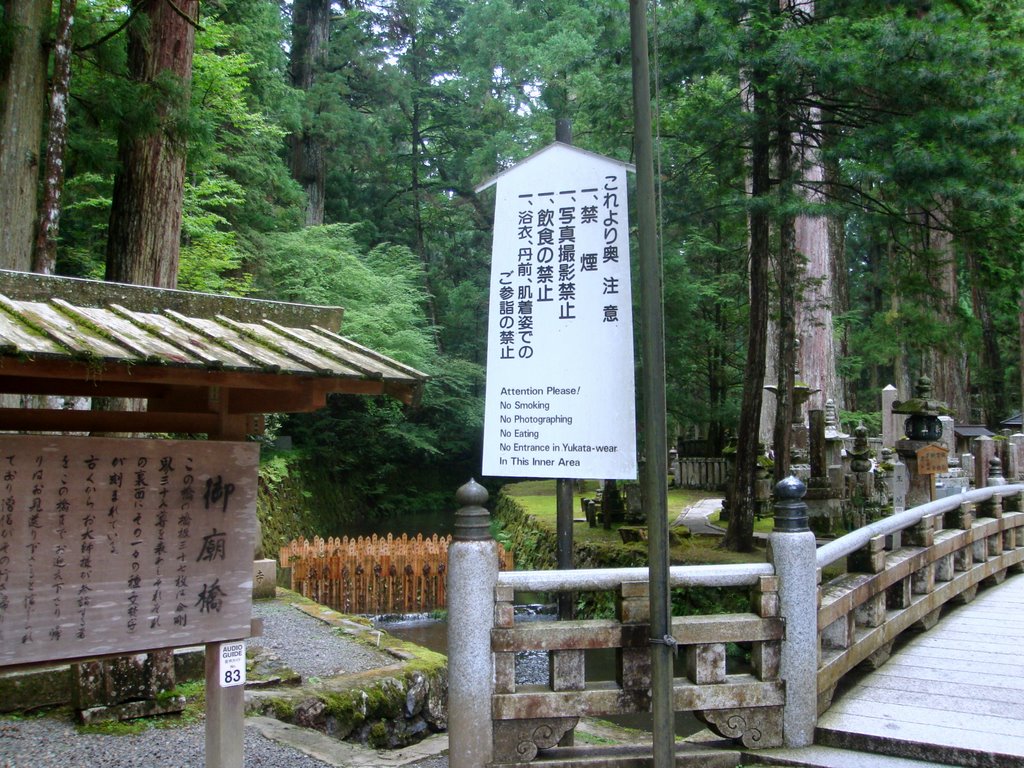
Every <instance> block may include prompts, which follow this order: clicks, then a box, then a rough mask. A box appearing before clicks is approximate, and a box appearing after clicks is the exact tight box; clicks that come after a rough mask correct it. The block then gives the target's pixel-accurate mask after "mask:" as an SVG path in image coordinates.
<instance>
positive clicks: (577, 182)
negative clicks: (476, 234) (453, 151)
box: [483, 144, 636, 479]
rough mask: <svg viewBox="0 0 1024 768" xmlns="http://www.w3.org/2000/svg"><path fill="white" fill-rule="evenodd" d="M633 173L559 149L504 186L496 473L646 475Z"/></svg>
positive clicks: (495, 293) (497, 264)
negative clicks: (630, 188)
mask: <svg viewBox="0 0 1024 768" xmlns="http://www.w3.org/2000/svg"><path fill="white" fill-rule="evenodd" d="M626 172H627V167H626V166H625V165H623V164H621V163H618V162H615V161H613V160H609V159H607V158H603V157H600V156H597V155H594V154H591V153H588V152H583V151H581V150H578V149H575V148H572V147H569V146H567V145H563V144H554V145H552V146H550V147H548V148H547V149H545V150H543V151H542V152H540V153H538V154H537V155H535V156H534V157H533V158H531V159H529V160H527V161H525V162H524V163H522V164H520V165H518V166H516V167H515V168H513V169H511V170H510V171H508V172H506V173H505V174H504V175H503V176H501V177H499V178H498V181H497V186H498V190H497V202H496V211H495V224H494V247H493V255H492V258H493V261H492V266H491V294H490V296H491V300H490V311H489V328H488V353H487V400H486V409H485V426H484V461H483V472H484V474H485V475H496V476H513V477H565V478H582V477H594V478H606V479H628V478H633V477H635V476H636V426H635V408H634V385H633V327H632V296H631V289H630V274H629V234H628V233H629V226H628V215H627V210H628V209H627V201H626V184H627V178H626Z"/></svg>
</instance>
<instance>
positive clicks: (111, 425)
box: [0, 408, 219, 434]
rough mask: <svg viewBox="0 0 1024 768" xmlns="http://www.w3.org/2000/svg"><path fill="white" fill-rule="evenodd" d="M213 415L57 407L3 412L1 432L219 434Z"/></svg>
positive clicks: (1, 411)
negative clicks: (80, 409)
mask: <svg viewBox="0 0 1024 768" xmlns="http://www.w3.org/2000/svg"><path fill="white" fill-rule="evenodd" d="M218 424H219V419H218V417H217V414H213V413H159V412H153V411H76V410H64V409H60V408H55V409H52V410H47V409H42V408H3V409H0V429H2V430H13V431H30V430H39V431H44V432H197V433H202V434H210V433H212V432H216V431H217V427H218Z"/></svg>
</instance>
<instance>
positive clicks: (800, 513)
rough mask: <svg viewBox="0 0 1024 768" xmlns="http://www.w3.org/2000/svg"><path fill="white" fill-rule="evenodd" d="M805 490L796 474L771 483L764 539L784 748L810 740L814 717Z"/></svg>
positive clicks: (811, 568) (813, 573) (813, 565)
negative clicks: (774, 596)
mask: <svg viewBox="0 0 1024 768" xmlns="http://www.w3.org/2000/svg"><path fill="white" fill-rule="evenodd" d="M806 491H807V488H806V486H804V484H803V483H802V482H801V481H800V480H799V479H798V478H796V477H788V478H786V479H785V480H782V481H781V482H780V483H778V485H776V486H775V528H774V530H773V531H772V533H771V536H770V537H769V538H768V558H769V561H770V562H771V563H772V564H773V565H774V566H775V573H776V575H777V576H778V578H779V609H780V610H779V613H780V615H781V616H782V618H783V619H784V620H785V622H786V639H785V641H784V642H783V643H782V654H781V660H780V670H779V672H780V677H781V678H782V679H783V680H785V681H786V709H785V714H784V715H783V739H784V741H785V745H786V746H787V747H806V746H808V745H810V744H813V743H814V726H815V723H816V721H817V717H818V565H817V560H816V558H815V541H814V534H813V533H811V530H810V528H809V527H808V525H807V505H806V504H805V503H804V501H803V496H804V493H806Z"/></svg>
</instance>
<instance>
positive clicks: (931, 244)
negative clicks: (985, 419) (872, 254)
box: [918, 208, 974, 424]
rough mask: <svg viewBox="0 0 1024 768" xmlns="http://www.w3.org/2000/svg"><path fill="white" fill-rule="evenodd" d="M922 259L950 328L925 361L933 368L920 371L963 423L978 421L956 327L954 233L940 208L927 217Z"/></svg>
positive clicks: (940, 314)
mask: <svg viewBox="0 0 1024 768" xmlns="http://www.w3.org/2000/svg"><path fill="white" fill-rule="evenodd" d="M923 240H924V242H923V243H922V246H923V247H922V250H923V253H922V254H921V257H922V258H921V261H922V267H923V271H924V274H925V275H927V277H928V282H929V283H930V284H931V287H932V304H933V306H934V308H935V313H936V319H937V320H938V322H939V323H941V324H942V325H943V326H945V327H947V328H949V329H950V333H949V336H948V339H947V341H948V343H947V344H946V345H944V346H943V347H933V348H931V349H928V350H927V351H926V352H927V354H926V355H925V362H924V364H925V365H926V366H927V367H928V368H929V369H930V370H923V371H920V373H919V374H918V375H920V374H921V373H923V374H927V375H929V376H931V379H932V384H933V391H934V393H935V398H936V399H938V400H943V401H945V402H946V404H947V405H949V407H950V408H952V409H953V411H954V418H955V419H956V421H957V422H959V423H962V424H970V423H972V422H973V421H974V414H972V412H971V410H972V409H971V398H970V391H969V388H968V384H967V354H966V351H965V350H964V348H963V345H962V342H961V340H960V338H959V337H958V336H957V334H956V333H955V332H954V330H953V329H954V328H955V327H956V324H957V318H956V315H957V308H958V307H959V304H960V288H959V285H958V283H957V261H956V252H955V247H954V243H953V235H952V233H951V232H950V231H949V217H948V213H947V211H946V210H944V209H941V208H940V209H938V210H937V211H936V212H935V213H934V214H933V216H931V217H927V218H926V219H925V223H924V228H923Z"/></svg>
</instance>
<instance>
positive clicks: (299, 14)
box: [288, 0, 331, 227]
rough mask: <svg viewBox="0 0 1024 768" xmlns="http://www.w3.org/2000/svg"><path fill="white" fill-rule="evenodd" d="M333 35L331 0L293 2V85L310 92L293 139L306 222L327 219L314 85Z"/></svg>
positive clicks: (324, 150)
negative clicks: (313, 119) (298, 128)
mask: <svg viewBox="0 0 1024 768" xmlns="http://www.w3.org/2000/svg"><path fill="white" fill-rule="evenodd" d="M330 39H331V2H330V0H296V2H295V4H294V5H293V6H292V48H291V76H292V85H294V86H295V87H296V88H298V89H299V90H301V91H303V92H304V93H305V94H306V110H305V112H306V115H307V116H306V117H305V118H304V120H303V126H302V130H301V131H300V132H299V133H297V134H293V135H292V136H291V138H290V139H289V148H290V152H289V157H288V162H289V167H290V168H291V172H292V178H293V179H295V180H296V181H297V182H299V184H301V185H302V188H303V189H304V190H305V192H306V226H311V227H312V226H318V225H320V224H323V223H324V195H325V190H326V183H327V148H326V146H325V143H324V139H323V137H322V136H321V135H319V133H318V132H317V130H316V128H315V126H313V125H312V124H311V122H312V119H311V116H313V115H316V114H317V113H318V112H319V107H318V105H317V104H316V101H315V99H316V96H315V94H314V93H313V86H314V85H316V81H317V76H318V75H319V73H320V72H323V71H324V69H325V68H326V66H327V55H328V52H329V47H328V46H329V43H330Z"/></svg>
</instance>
